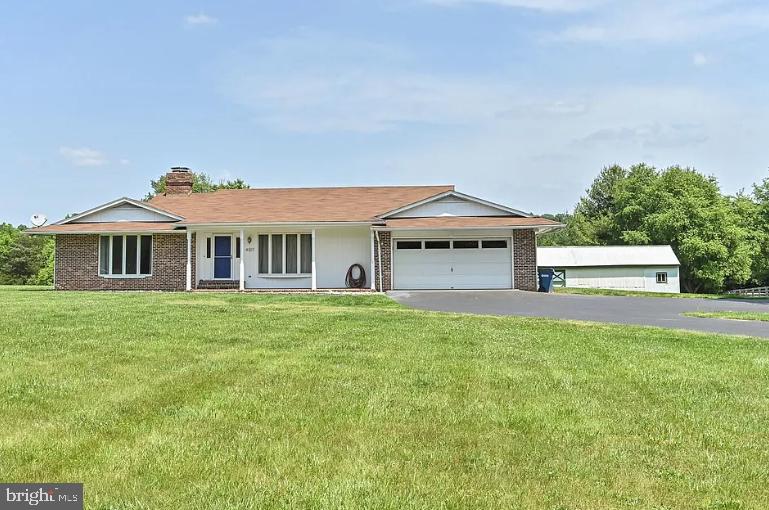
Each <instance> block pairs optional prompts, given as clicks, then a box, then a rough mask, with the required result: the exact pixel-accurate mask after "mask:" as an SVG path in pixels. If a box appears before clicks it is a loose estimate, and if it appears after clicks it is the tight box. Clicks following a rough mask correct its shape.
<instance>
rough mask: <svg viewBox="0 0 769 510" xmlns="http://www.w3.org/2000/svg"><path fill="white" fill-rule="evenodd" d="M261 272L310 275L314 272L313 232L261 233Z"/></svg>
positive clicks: (259, 265) (267, 273)
mask: <svg viewBox="0 0 769 510" xmlns="http://www.w3.org/2000/svg"><path fill="white" fill-rule="evenodd" d="M258 267H259V274H262V275H288V276H291V275H309V274H311V273H312V235H311V234H270V235H266V234H261V235H259V263H258Z"/></svg>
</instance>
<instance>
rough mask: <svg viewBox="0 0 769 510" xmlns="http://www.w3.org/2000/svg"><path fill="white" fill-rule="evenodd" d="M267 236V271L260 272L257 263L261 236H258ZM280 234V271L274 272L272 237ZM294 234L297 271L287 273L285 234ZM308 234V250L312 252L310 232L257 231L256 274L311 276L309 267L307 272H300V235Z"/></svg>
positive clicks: (289, 276)
mask: <svg viewBox="0 0 769 510" xmlns="http://www.w3.org/2000/svg"><path fill="white" fill-rule="evenodd" d="M263 235H264V236H267V270H268V272H267V273H262V272H260V271H259V269H260V268H259V264H260V258H261V253H260V249H261V243H262V238H261V237H260V236H263ZM277 235H279V236H281V237H280V239H281V247H282V252H281V258H282V260H281V272H280V273H276V272H274V271H273V270H272V237H273V236H277ZM291 235H295V236H296V270H297V271H298V272H296V273H287V272H286V256H287V252H286V236H291ZM303 235H308V236H310V237H309V239H310V250H311V252H312V242H313V239H312V232H311V231H309V232H307V231H296V232H283V231H281V232H259V233H257V234H256V242H257V246H256V276H257V277H259V278H310V277H311V276H312V268H311V269H310V272H309V273H302V272H301V271H302V244H303V243H302V236H303Z"/></svg>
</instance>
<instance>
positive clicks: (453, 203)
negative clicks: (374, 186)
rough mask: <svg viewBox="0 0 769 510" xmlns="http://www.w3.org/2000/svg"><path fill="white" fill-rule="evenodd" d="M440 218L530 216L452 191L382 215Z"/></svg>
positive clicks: (388, 216)
mask: <svg viewBox="0 0 769 510" xmlns="http://www.w3.org/2000/svg"><path fill="white" fill-rule="evenodd" d="M441 216H480V217H483V216H518V217H524V218H526V217H530V216H531V215H530V214H527V213H525V212H523V211H519V210H517V209H512V208H510V207H507V206H504V205H500V204H495V203H494V202H489V201H488V200H483V199H481V198H478V197H474V196H471V195H466V194H464V193H460V192H458V191H454V190H451V191H447V192H445V193H441V194H440V195H436V196H433V197H428V198H427V199H425V200H421V201H419V202H416V203H413V204H408V205H406V206H404V207H401V208H398V209H394V210H391V211H388V212H387V213H385V214H383V215H382V217H383V218H430V217H441Z"/></svg>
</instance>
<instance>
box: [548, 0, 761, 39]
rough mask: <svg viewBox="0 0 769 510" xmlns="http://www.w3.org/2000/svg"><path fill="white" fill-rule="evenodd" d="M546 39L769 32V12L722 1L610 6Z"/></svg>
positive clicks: (648, 0)
mask: <svg viewBox="0 0 769 510" xmlns="http://www.w3.org/2000/svg"><path fill="white" fill-rule="evenodd" d="M590 11H591V12H590V13H588V15H587V16H586V18H587V19H585V20H584V21H580V22H579V23H576V24H571V25H568V26H567V27H566V28H564V29H563V30H561V31H559V32H557V33H555V34H550V35H549V36H547V37H546V38H545V39H550V40H557V41H558V40H560V41H581V42H598V43H612V42H629V41H644V42H655V43H667V42H675V41H687V40H693V39H705V38H708V39H712V38H713V37H717V36H727V37H730V36H734V35H741V36H742V35H745V34H746V33H750V32H763V31H767V30H769V6H767V5H762V4H757V5H751V4H750V3H748V2H745V1H742V2H739V1H738V2H728V1H726V0H677V1H675V2H669V1H667V0H626V1H620V0H612V1H611V2H610V3H607V4H605V5H603V6H600V8H593V9H591V10H590Z"/></svg>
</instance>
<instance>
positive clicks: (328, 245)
mask: <svg viewBox="0 0 769 510" xmlns="http://www.w3.org/2000/svg"><path fill="white" fill-rule="evenodd" d="M356 263H357V264H360V265H361V266H363V268H364V269H365V270H366V285H365V286H366V287H370V286H371V277H372V275H370V274H368V273H369V271H370V268H371V230H370V229H369V227H334V228H332V227H328V228H318V229H316V230H315V267H316V268H317V269H316V271H317V273H318V288H319V289H343V288H345V281H344V280H345V276H347V269H348V268H349V267H350V266H351V265H352V264H356Z"/></svg>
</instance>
